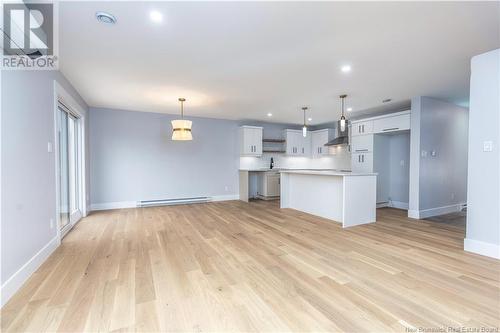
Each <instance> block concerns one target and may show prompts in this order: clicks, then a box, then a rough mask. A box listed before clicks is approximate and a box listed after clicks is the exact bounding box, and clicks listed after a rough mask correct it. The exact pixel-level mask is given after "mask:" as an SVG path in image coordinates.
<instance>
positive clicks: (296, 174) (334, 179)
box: [280, 170, 377, 228]
mask: <svg viewBox="0 0 500 333" xmlns="http://www.w3.org/2000/svg"><path fill="white" fill-rule="evenodd" d="M280 172H281V208H293V209H296V210H300V211H302V212H306V213H309V214H313V215H317V216H321V217H324V218H326V219H330V220H333V221H336V222H340V223H342V227H344V228H345V227H350V226H355V225H359V224H366V223H372V222H375V219H376V199H377V175H376V174H375V173H351V172H337V171H313V170H282V171H280Z"/></svg>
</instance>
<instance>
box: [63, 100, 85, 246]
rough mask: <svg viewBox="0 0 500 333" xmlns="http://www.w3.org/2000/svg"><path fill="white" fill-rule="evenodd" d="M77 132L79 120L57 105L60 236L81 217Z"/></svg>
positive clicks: (79, 146) (78, 131) (79, 147)
mask: <svg viewBox="0 0 500 333" xmlns="http://www.w3.org/2000/svg"><path fill="white" fill-rule="evenodd" d="M79 133H80V120H79V119H78V118H76V117H74V116H73V115H71V114H69V113H68V112H66V111H65V110H64V109H63V108H61V107H59V108H58V137H59V147H58V149H59V194H60V195H59V212H60V213H59V228H60V230H61V235H62V236H64V235H65V234H66V233H67V232H68V231H69V230H70V229H71V227H72V226H73V225H74V224H75V223H76V222H77V221H78V220H79V219H80V218H81V217H82V214H81V210H80V206H81V204H80V202H81V201H80V195H79V193H80V185H81V184H80V176H81V174H80V167H79V164H80V156H81V154H80V149H81V144H80V140H79Z"/></svg>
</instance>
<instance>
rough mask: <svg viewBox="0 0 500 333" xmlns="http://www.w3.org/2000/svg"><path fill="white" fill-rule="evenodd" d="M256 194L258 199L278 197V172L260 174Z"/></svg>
mask: <svg viewBox="0 0 500 333" xmlns="http://www.w3.org/2000/svg"><path fill="white" fill-rule="evenodd" d="M257 194H258V196H259V197H261V198H263V199H266V198H275V197H279V196H280V173H279V172H262V173H261V175H259V183H258V186H257Z"/></svg>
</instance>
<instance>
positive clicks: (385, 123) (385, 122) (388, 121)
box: [373, 113, 410, 133]
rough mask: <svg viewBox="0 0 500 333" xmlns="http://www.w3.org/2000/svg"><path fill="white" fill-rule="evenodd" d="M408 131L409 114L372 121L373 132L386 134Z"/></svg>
mask: <svg viewBox="0 0 500 333" xmlns="http://www.w3.org/2000/svg"><path fill="white" fill-rule="evenodd" d="M409 129H410V114H409V113H406V114H399V115H396V116H391V117H384V118H379V119H375V120H374V121H373V132H375V133H387V132H395V131H403V130H409Z"/></svg>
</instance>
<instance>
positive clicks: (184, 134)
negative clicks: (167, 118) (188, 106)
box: [172, 98, 193, 141]
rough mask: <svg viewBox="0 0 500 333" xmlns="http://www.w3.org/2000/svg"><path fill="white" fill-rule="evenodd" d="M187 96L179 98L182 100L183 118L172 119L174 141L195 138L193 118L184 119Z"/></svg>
mask: <svg viewBox="0 0 500 333" xmlns="http://www.w3.org/2000/svg"><path fill="white" fill-rule="evenodd" d="M185 101H186V99H185V98H179V102H181V119H177V120H172V140H174V141H190V140H193V135H192V134H191V125H192V124H193V122H192V121H191V120H184V102H185Z"/></svg>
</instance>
